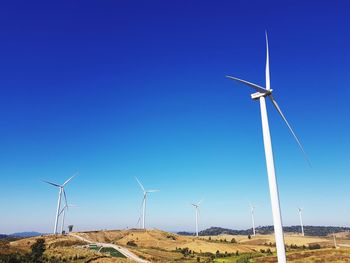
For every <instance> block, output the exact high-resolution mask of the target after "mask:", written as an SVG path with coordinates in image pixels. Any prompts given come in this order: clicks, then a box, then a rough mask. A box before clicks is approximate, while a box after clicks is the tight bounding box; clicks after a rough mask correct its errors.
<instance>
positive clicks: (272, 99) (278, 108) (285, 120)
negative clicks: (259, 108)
mask: <svg viewBox="0 0 350 263" xmlns="http://www.w3.org/2000/svg"><path fill="white" fill-rule="evenodd" d="M269 98H270V100H271V102H272V104H273V105H274V106H275V108H276V110H277V111H278V113H279V114H280V115H281V117H282V119H283V120H284V122H285V123H286V124H287V126H288V128H289V130H290V132H291V133H292V135H293V137H294V139H295V140H296V142H297V143H298V145H299V148H300V150H301V151H302V152H303V154H304V157H305V159H306V161H307V162H308V164H309V165H310V166H311V162H310V160H309V158H308V156H307V154H306V152H305V151H304V148H303V146H302V145H301V143H300V141H299V139H298V137H297V136H296V134H295V133H294V131H293V129H292V127H291V126H290V125H289V123H288V121H287V119H286V117H284V115H283V113H282V111H281V109H280V107H279V106H278V104H277V102H276V101H275V99H274V98H273V97H272V95H270V96H269Z"/></svg>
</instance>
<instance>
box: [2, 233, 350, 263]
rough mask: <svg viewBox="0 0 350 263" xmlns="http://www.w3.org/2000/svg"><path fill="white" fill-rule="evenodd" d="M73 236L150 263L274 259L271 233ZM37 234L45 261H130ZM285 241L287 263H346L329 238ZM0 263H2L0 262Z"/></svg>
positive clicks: (15, 244) (19, 248) (22, 245)
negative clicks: (113, 247) (115, 247)
mask: <svg viewBox="0 0 350 263" xmlns="http://www.w3.org/2000/svg"><path fill="white" fill-rule="evenodd" d="M75 234H77V235H79V236H81V237H84V238H86V239H88V240H91V241H93V242H102V243H111V244H116V245H119V246H122V247H125V248H127V249H128V250H130V251H131V252H133V253H134V254H136V255H138V256H139V257H141V258H144V259H147V260H149V261H150V262H188V263H190V262H198V261H197V260H199V261H200V262H227V263H229V262H233V263H234V262H248V261H246V260H250V261H249V262H257V263H258V262H276V257H275V254H274V253H275V252H274V251H275V246H274V236H273V235H272V234H269V235H260V234H259V235H257V236H256V237H252V238H250V239H249V238H248V236H247V235H231V234H221V235H206V236H200V237H199V238H196V237H193V236H183V235H178V234H173V233H168V232H164V231H161V230H139V229H131V230H113V231H112V230H111V231H88V232H78V233H75ZM42 238H43V239H44V240H45V244H46V251H45V256H46V258H48V259H50V258H55V260H56V261H54V262H93V263H99V262H101V263H104V262H106V263H108V262H131V261H130V260H127V259H125V258H122V257H116V256H113V254H114V253H108V250H106V251H103V250H100V251H99V249H98V247H97V246H95V247H94V246H92V245H88V244H87V243H85V242H83V241H81V240H79V239H77V238H76V237H73V236H69V235H67V236H53V235H46V236H43V237H42ZM37 239H38V238H37V237H31V238H23V239H19V240H15V241H12V242H6V243H0V255H1V254H6V253H7V254H8V253H22V254H25V253H29V251H30V249H31V246H32V245H33V244H34V243H35V242H36V240H37ZM337 241H338V244H340V245H344V246H349V247H350V239H349V238H348V237H347V236H346V235H345V236H344V235H341V234H339V236H338V240H337ZM285 242H286V247H287V252H288V257H289V258H288V262H316V261H306V260H314V259H317V258H318V257H319V258H323V257H324V258H329V259H330V260H331V259H333V258H336V257H339V258H340V259H341V260H343V261H341V260H340V261H336V262H350V248H347V247H344V246H343V247H342V249H334V248H333V238H332V237H325V236H323V237H317V236H305V237H302V236H300V235H298V234H286V235H285ZM316 248H317V249H316ZM318 248H320V249H318ZM110 252H111V251H110ZM346 253H347V254H346ZM114 255H117V253H115V254H114ZM298 260H299V261H298ZM346 260H348V261H346ZM0 262H1V263H2V261H1V260H0ZM47 262H51V261H47ZM320 262H332V261H320Z"/></svg>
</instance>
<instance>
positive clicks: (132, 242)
mask: <svg viewBox="0 0 350 263" xmlns="http://www.w3.org/2000/svg"><path fill="white" fill-rule="evenodd" d="M126 245H128V246H130V247H137V244H136V243H135V241H134V240H130V241H128V243H126Z"/></svg>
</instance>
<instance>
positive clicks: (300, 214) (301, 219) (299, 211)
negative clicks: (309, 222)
mask: <svg viewBox="0 0 350 263" xmlns="http://www.w3.org/2000/svg"><path fill="white" fill-rule="evenodd" d="M302 210H303V209H302V208H300V207H299V208H298V213H299V220H300V226H301V235H302V236H304V225H303V216H302Z"/></svg>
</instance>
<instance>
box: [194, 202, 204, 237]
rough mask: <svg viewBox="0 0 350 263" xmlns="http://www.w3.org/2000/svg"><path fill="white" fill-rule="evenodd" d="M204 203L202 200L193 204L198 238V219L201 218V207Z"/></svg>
mask: <svg viewBox="0 0 350 263" xmlns="http://www.w3.org/2000/svg"><path fill="white" fill-rule="evenodd" d="M201 203H202V200H201V201H199V202H198V203H197V204H192V206H193V207H194V209H195V211H196V237H198V217H199V206H200V204H201Z"/></svg>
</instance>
